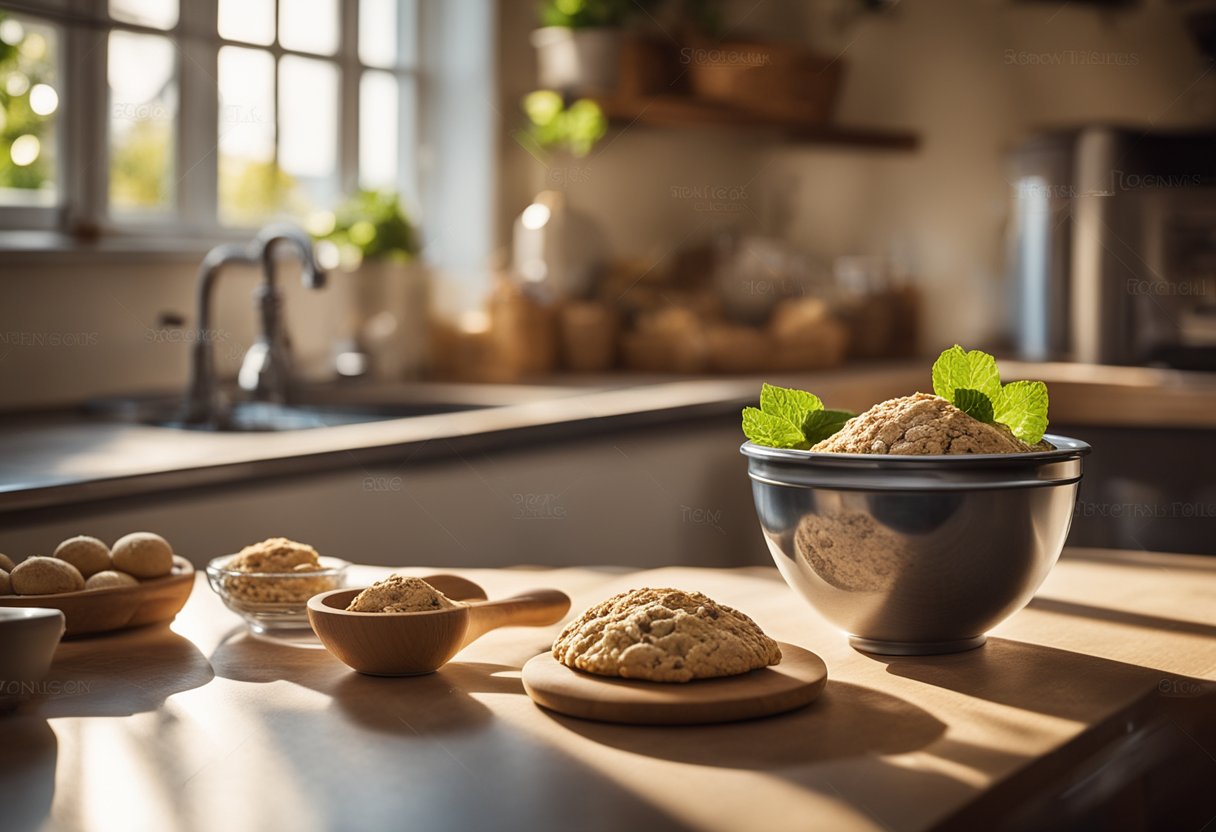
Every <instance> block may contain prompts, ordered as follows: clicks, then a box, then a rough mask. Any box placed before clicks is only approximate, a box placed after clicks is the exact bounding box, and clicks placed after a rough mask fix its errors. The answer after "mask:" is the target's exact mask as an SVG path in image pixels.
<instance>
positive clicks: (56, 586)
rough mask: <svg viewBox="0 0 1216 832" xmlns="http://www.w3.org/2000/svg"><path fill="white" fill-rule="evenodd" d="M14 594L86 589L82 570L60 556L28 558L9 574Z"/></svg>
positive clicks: (50, 593) (57, 592)
mask: <svg viewBox="0 0 1216 832" xmlns="http://www.w3.org/2000/svg"><path fill="white" fill-rule="evenodd" d="M9 582H10V583H11V584H12V591H13V594H14V595H58V594H60V593H62V592H79V591H80V590H82V589H84V576H83V575H81V574H80V570H79V569H77V568H76V567H75V566H72V564H70V563H68V562H67V561H63V560H60V559H59V558H41V557H33V558H26V559H25V560H23V561H21V563H19V564H17V565H16V566H14V567H13V571H12V572H11V573H10V574H9Z"/></svg>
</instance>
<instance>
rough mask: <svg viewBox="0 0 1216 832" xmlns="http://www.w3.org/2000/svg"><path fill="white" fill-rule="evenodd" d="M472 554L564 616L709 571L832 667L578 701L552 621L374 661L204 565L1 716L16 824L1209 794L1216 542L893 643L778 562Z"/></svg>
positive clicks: (823, 809)
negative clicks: (287, 621)
mask: <svg viewBox="0 0 1216 832" xmlns="http://www.w3.org/2000/svg"><path fill="white" fill-rule="evenodd" d="M384 571H385V570H382V569H381V570H373V569H371V568H368V567H360V568H357V570H356V572H355V574H354V575H352V580H353V581H356V582H363V581H367V580H369V579H371V578H373V577H377V576H379V575H382V574H384ZM409 571H410V572H411V573H415V574H425V573H426V572H427V571H428V570H421V569H411V570H409ZM463 574H466V575H467V576H468V577H470V578H473V579H474V580H477V581H478V582H480V583H482V584H483V585H484V586H485V587H486V589H487V591H488V592H489V594H490V596H491V597H498V596H502V595H504V594H507V593H511V592H514V591H517V590H522V589H527V588H532V587H539V586H553V587H558V588H561V589H563V590H565V591H566V592H568V593H569V594H570V595H571V596H572V598H573V600H574V610H575V611H578V610H580V609H582V608H583V607H585V606H587V605H589V604H591V603H593V602H595V601H597V600H600V599H601V598H603V597H605V596H607V595H609V594H611V593H613V592H617V591H621V590H623V589H626V588H630V587H635V586H639V585H647V584H648V585H675V586H680V587H684V588H688V589H697V590H701V591H703V592H706V593H708V594H709V595H711V596H713V597H715V598H717V599H719V600H720V601H722V602H724V603H727V604H730V605H732V606H737V607H739V608H740V609H742V610H744V611H746V612H747V613H749V614H751V615H752V616H753V617H754V618H755V619H756V620H757V622H758V623H759V624H760V625H761V626H762V627H764V629H765V630H766V631H768V632H769V633H770V634H771V635H772V636H774V637H776V638H778V639H781V640H785V641H789V642H793V643H795V644H799V645H802V646H805V647H808V648H810V649H813V650H815V651H816V652H818V653H819V654H820V655H821V656H822V657H823V658H824V660H825V661H826V663H827V665H828V668H829V674H830V676H829V682H828V686H827V688H826V690H825V692H824V694H823V696H822V698H821V699H820V700H819V701H818V702H816V703H815V704H813V705H811V706H810V707H808V708H806V709H803V710H801V711H797V712H794V713H790V714H787V715H783V716H778V717H773V718H770V719H765V720H759V721H755V722H749V723H738V724H734V725H722V726H704V727H685V728H678V729H675V728H653V727H627V726H614V725H605V724H598V723H592V722H584V721H579V720H574V719H569V718H565V717H560V716H556V715H553V714H551V713H548V712H546V711H543V710H541V709H539V708H537V707H536V706H535V705H533V704H532V702H531V701H530V700H529V699H528V698H527V696H526V695H525V694H524V692H523V690H522V686H521V683H520V680H519V669H520V667H521V666H522V665H523V663H524V662H525V661H527V659H529V658H530V657H531V656H533V655H535V654H537V653H538V652H541V651H543V650H545V649H546V648H547V645H548V644H549V643H550V642H551V641H552V639H553V637H554V635H555V634H556V633H557V631H558V629H559V627H557V626H554V627H550V628H541V629H529V628H513V629H506V630H499V631H496V632H493V633H490V634H488V635H487V636H485V637H484V638H482V639H481V640H479V641H478V642H476V643H475V644H474V645H472V646H470V647H469V648H468V649H466V650H465V651H464V652H463V653H461V654H460V655H459V656H458V657H457V660H456V661H454V662H453V663H451V664H449V665H448V666H446V667H445V668H443V669H442V670H441V671H439V672H438V673H436V674H433V675H429V676H422V677H413V678H403V679H382V678H373V677H366V676H360V675H358V674H355V673H353V672H351V671H349V670H348V669H347V668H346V667H345V666H344V665H342V664H340V663H339V662H338V661H337V660H336V659H334V658H332V657H330V656H329V654H328V653H326V652H324V651H323V650H318V649H304V648H300V647H292V646H283V645H279V644H273V643H268V642H264V641H259V640H256V639H253V638H251V637H249V636H248V635H246V634H245V632H244V630H243V628H242V626H241V625H240V623H239V621H238V619H237V618H236V617H235V616H233V615H232V614H231V613H229V612H228V611H227V610H226V609H224V608H223V606H222V605H221V603H220V602H219V600H218V599H217V598H216V597H215V596H214V594H213V593H212V592H211V591H210V590H209V589H208V588H207V587H206V585H205V584H204V583H203V581H202V579H201V578H200V582H199V585H198V586H197V587H196V589H195V592H194V594H193V596H192V597H191V599H190V601H189V603H188V604H187V606H186V608H185V609H184V610H183V612H182V613H181V615H180V616H179V617H178V619H177V621H176V622H175V623H174V624H173V626H172V629H171V630H170V629H164V628H160V629H150V630H142V631H133V632H128V633H125V634H118V635H114V636H111V637H103V638H93V639H85V640H80V641H72V642H65V643H64V644H63V645H61V647H60V649H59V652H58V653H57V655H56V659H55V664H54V667H53V668H52V676H51V679H50V681H49V682H48V683H47V684H46V685H44V687H45V688H46V689H47V690H48V691H49V692H50V694H53V695H47V696H45V697H43V698H42V699H41V700H40V701H37V702H31V703H28V704H27V705H25V706H24V707H23V708H22V709H21V710H20V711H18V713H16V714H14V715H10V716H7V717H0V806H4V827H5V829H6V830H13V831H14V832H16V830H24V829H35V828H42V827H44V826H45V828H50V829H59V830H76V829H85V828H88V829H90V830H106V829H115V830H123V832H129V830H144V829H147V830H157V832H171V830H204V831H205V830H211V829H215V830H221V829H222V830H224V831H225V832H241V831H242V830H251V832H252V831H253V830H256V831H257V832H262V830H265V829H288V828H290V829H296V830H314V829H316V830H322V829H365V828H410V829H426V830H436V831H437V832H438V830H466V829H497V830H517V829H518V830H529V832H535V830H548V829H553V830H566V829H579V830H584V829H586V830H599V829H604V830H609V829H611V830H619V829H630V828H636V829H705V830H732V832H733V830H739V829H764V830H767V831H768V832H778V830H784V829H791V830H793V829H799V830H801V829H809V828H817V829H832V830H923V829H960V830H963V829H965V830H974V829H994V828H1012V829H1017V828H1027V829H1032V828H1033V829H1051V828H1068V827H1069V826H1070V823H1071V821H1072V820H1073V818H1072V816H1071V815H1070V812H1073V811H1080V810H1083V809H1085V808H1086V807H1088V806H1091V805H1092V804H1093V803H1102V804H1109V801H1110V800H1111V799H1112V796H1114V795H1118V798H1117V800H1116V801H1115V803H1116V808H1115V809H1114V810H1113V811H1117V812H1118V814H1117V815H1111V816H1110V817H1112V818H1115V817H1117V818H1118V819H1119V821H1120V826H1119V828H1141V827H1143V828H1174V829H1196V830H1198V829H1201V828H1203V827H1204V826H1205V824H1207V823H1210V822H1211V820H1212V818H1213V817H1216V806H1214V805H1213V800H1214V799H1216V796H1214V795H1213V794H1212V793H1211V790H1210V789H1201V788H1196V787H1195V786H1194V784H1195V783H1199V784H1204V783H1206V784H1207V785H1208V786H1210V784H1211V782H1213V780H1214V779H1216V724H1214V720H1216V708H1213V707H1212V706H1213V704H1214V703H1216V650H1213V649H1212V645H1213V643H1214V642H1213V636H1216V562H1213V561H1211V560H1205V559H1202V558H1193V557H1186V556H1176V555H1175V556H1170V555H1157V554H1144V553H1126V552H1124V553H1117V552H1113V551H1105V550H1073V551H1069V552H1067V553H1066V556H1065V558H1064V559H1063V560H1062V561H1061V562H1060V564H1059V565H1058V567H1057V568H1056V569H1055V571H1054V572H1053V573H1052V575H1051V576H1050V577H1049V578H1048V580H1047V582H1046V584H1045V585H1044V587H1043V588H1042V590H1041V591H1040V592H1039V595H1038V597H1037V598H1036V599H1035V600H1034V601H1033V602H1032V603H1031V605H1030V607H1029V608H1027V609H1026V610H1023V611H1022V612H1020V613H1018V614H1017V615H1015V616H1014V617H1013V618H1011V619H1010V620H1009V621H1007V622H1006V623H1005V624H1003V625H1002V626H1000V627H999V628H997V629H996V631H994V632H993V633H992V638H991V639H990V640H989V642H988V644H987V645H986V646H985V647H983V648H981V649H979V650H975V651H971V652H969V653H963V654H956V655H952V656H943V657H918V658H898V659H897V658H885V657H875V656H868V655H865V654H862V653H858V652H855V651H853V650H852V649H850V648H849V647H848V646H847V644H846V643H845V640H844V638H843V636H842V635H841V634H840V633H838V632H836V631H835V630H833V629H832V628H831V627H830V625H828V624H827V623H826V622H824V621H823V620H822V619H820V618H819V617H818V616H817V615H816V614H815V613H813V612H812V611H811V610H810V609H809V608H808V607H807V606H805V605H804V604H803V602H802V601H800V600H799V599H798V598H797V597H795V595H794V594H793V593H792V592H790V591H789V590H788V589H787V588H786V587H785V585H784V584H783V583H782V582H781V579H780V578H779V577H778V575H777V573H776V571H775V570H773V569H771V568H754V569H746V570H711V569H686V568H669V569H658V570H653V571H647V572H629V573H626V572H623V571H620V570H616V571H605V570H591V569H559V570H522V569H520V570H469V571H467V572H465V573H463ZM1146 772H1147V773H1146ZM1129 783H1134V786H1129V785H1128V784H1129ZM1162 811H1171V812H1173V813H1174V814H1173V815H1172V817H1171V820H1170V822H1168V823H1162V822H1160V821H1161V815H1160V814H1159V813H1160V812H1162ZM1101 826H1103V824H1101V823H1100V824H1099V827H1101ZM1105 828H1112V827H1111V826H1109V825H1107V826H1106V827H1105Z"/></svg>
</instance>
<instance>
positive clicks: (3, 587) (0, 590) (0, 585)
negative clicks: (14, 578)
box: [0, 569, 13, 595]
mask: <svg viewBox="0 0 1216 832" xmlns="http://www.w3.org/2000/svg"><path fill="white" fill-rule="evenodd" d="M12 594H13V585H12V583H11V582H10V581H9V579H8V573H7V572H5V571H4V570H3V569H0V595H12Z"/></svg>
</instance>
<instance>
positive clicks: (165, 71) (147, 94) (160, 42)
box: [108, 31, 177, 211]
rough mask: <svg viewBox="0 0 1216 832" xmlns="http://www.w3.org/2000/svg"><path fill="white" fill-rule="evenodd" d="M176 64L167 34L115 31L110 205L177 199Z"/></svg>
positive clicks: (153, 205) (157, 204)
mask: <svg viewBox="0 0 1216 832" xmlns="http://www.w3.org/2000/svg"><path fill="white" fill-rule="evenodd" d="M174 64H175V61H174V51H173V45H172V44H171V43H170V42H169V39H168V38H163V37H160V36H159V35H137V34H134V33H132V32H122V31H114V32H111V33H110V60H109V72H108V75H109V81H110V205H111V207H112V208H115V209H117V210H119V211H131V210H148V209H158V208H167V207H169V206H171V205H172V204H173V199H174V194H175V192H176V189H175V187H174V186H175V182H174V173H173V171H174V168H175V164H174V158H173V157H174V153H173V148H174V143H175V137H176V116H177V80H176V72H175V67H174Z"/></svg>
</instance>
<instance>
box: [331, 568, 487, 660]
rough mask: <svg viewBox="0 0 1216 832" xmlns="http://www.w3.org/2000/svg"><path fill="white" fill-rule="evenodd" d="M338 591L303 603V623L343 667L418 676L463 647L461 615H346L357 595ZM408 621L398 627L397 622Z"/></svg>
mask: <svg viewBox="0 0 1216 832" xmlns="http://www.w3.org/2000/svg"><path fill="white" fill-rule="evenodd" d="M363 589H364V588H363V587H356V588H355V589H339V590H335V591H333V592H326V593H322V594H321V595H316V596H314V597H313V598H312V599H311V600H309V602H308V620H309V622H310V623H311V624H312V628H313V630H314V631H315V632H316V634H317V637H318V638H319V639H321V643H322V644H324V645H325V647H326V649H327V650H329V652H331V653H333V654H334V655H335V656H337V657H338V658H339V659H340V660H341V661H342V662H343V663H344V664H346V665H347V666H348V667H351V668H353V669H355V670H357V671H359V672H360V673H367V674H369V675H372V676H418V675H422V674H423V673H431V672H432V671H434V670H435V669H437V668H439V667H442V666H443V665H444V664H447V662H448V660H449V659H451V658H452V657H453V656H454V655H456V653H457V652H459V651H460V648H462V647H463V646H464V638H465V634H466V632H467V631H468V627H469V618H468V615H467V613H466V612H465V611H464V610H463V609H461V610H460V611H459V612H456V614H455V615H450V614H449V612H452V611H450V610H447V609H442V610H435V611H434V612H412V613H361V612H347V611H346V608H347V606H349V605H350V602H351V601H352V600H354V597H355V596H356V595H358V594H359V593H360V592H362V591H363ZM403 620H404V621H405V622H407V623H408V626H407V627H402V621H403Z"/></svg>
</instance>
